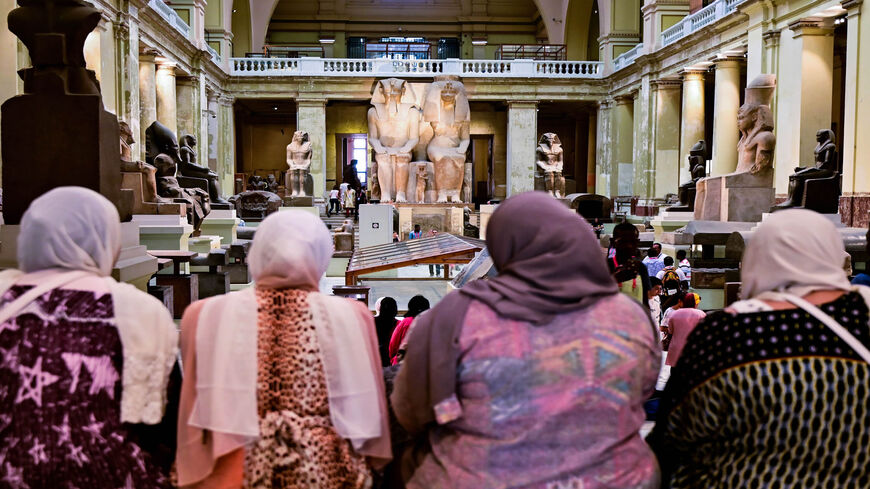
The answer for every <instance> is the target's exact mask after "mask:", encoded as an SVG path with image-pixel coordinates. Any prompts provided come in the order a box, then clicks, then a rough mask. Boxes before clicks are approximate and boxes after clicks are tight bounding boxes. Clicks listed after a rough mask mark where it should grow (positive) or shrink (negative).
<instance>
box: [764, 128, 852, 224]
mask: <svg viewBox="0 0 870 489" xmlns="http://www.w3.org/2000/svg"><path fill="white" fill-rule="evenodd" d="M816 142H817V143H818V144H816V148H815V150H814V151H813V159H814V160H815V165H813V166H811V167H806V168H805V167H797V168H795V169H794V171H795V172H794V173H793V174H792V175H791V176H789V177H788V200H786V201H785V202H783V203H782V204H779V205H777V206H775V207H774V208H773V210H780V209H788V208H791V207H804V208H809V209H812V210H815V211H818V212H831V211H833V212H834V213H836V210H835V209H836V208H837V207H838V202H839V197H840V180H839V178H833V177H839V173H838V172H837V170H838V168H837V165H838V158H837V146H836V140H835V136H834V131H832V130H830V129H820V130H819V131H818V132H816ZM812 181H817V182H820V183H821V182H826V184H822V185H820V186H819V187H818V188H816V189H815V190H816V192H814V194H813V195H810V194H809V192H807V187H808V183H810V182H812ZM822 194H823V195H822ZM808 201H809V202H808ZM815 202H819V203H821V204H822V205H820V206H819V205H813V204H814V203H815ZM825 204H826V205H825ZM817 207H824V208H823V209H822V208H817Z"/></svg>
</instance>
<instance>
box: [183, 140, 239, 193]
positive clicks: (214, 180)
mask: <svg viewBox="0 0 870 489" xmlns="http://www.w3.org/2000/svg"><path fill="white" fill-rule="evenodd" d="M194 147H196V136H194V135H192V134H186V135H184V136H183V137H182V138H181V150H180V152H179V156H180V158H181V160H180V161H179V163H178V174H179V175H181V176H183V177H187V178H201V179H205V180H206V181H207V182H208V196H209V199H210V200H211V202H212V204H217V205H218V206H219V207H225V208H227V209H229V208H231V207H232V205H231V204H230V202H229V201H227V200H226V199H224V198H223V197H221V187H220V184H219V183H218V174H217V173H215V172H213V171H211V170H209V169H208V168H205V167H202V166H199V164H197V161H196V159H197V158H196V150H194V149H193V148H194Z"/></svg>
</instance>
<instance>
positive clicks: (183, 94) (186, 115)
mask: <svg viewBox="0 0 870 489" xmlns="http://www.w3.org/2000/svg"><path fill="white" fill-rule="evenodd" d="M198 81H199V80H197V79H196V78H194V77H190V76H184V77H176V78H175V99H176V107H177V109H176V120H177V124H178V138H179V139H181V136H183V135H185V134H193V135H194V136H198V133H197V128H196V117H195V116H194V115H195V113H196V109H197V108H198V107H199V103H197V100H196V96H197V95H198V93H197V92H198V88H199V87H198V85H199V83H198ZM203 143H204V142H203V141H197V144H198V145H199V144H203ZM198 149H199V150H200V151H201V148H198Z"/></svg>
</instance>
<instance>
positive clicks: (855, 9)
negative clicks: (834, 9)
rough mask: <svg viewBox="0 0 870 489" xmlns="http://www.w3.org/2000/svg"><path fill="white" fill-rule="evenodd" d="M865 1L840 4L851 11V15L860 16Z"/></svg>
mask: <svg viewBox="0 0 870 489" xmlns="http://www.w3.org/2000/svg"><path fill="white" fill-rule="evenodd" d="M862 3H864V0H844V1H843V2H841V3H840V5H842V7H843V8H844V9H846V10H848V11H849V15H850V16H852V15H858V14H860V13H861V4H862Z"/></svg>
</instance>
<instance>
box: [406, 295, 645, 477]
mask: <svg viewBox="0 0 870 489" xmlns="http://www.w3.org/2000/svg"><path fill="white" fill-rule="evenodd" d="M460 349H461V352H462V353H461V358H462V360H461V362H460V364H459V367H458V369H457V374H458V385H457V397H458V399H459V401H460V403H461V404H462V409H463V412H464V415H463V416H462V417H461V418H460V419H458V420H457V421H455V422H453V423H450V424H448V425H445V426H443V427H440V428H438V429H436V430H435V432H434V433H433V434H432V436H433V438H434V439H438V440H440V442H439V443H437V444H436V445H434V446H433V451H434V453H433V455H434V457H433V459H432V460H431V462H430V463H426V464H424V465H423V466H422V467H421V469H419V470H418V473H415V477H414V481H415V485H418V486H419V487H447V486H452V487H469V488H471V487H501V486H503V485H504V484H510V485H511V487H536V485H537V484H540V483H543V482H547V481H560V482H563V483H565V484H575V485H574V486H570V485H569V486H566V487H584V488H592V487H655V486H656V485H657V484H656V483H654V482H655V481H657V478H658V475H657V469H656V462H655V457H654V456H653V454H652V452H651V451H650V450H649V448H648V447H647V445H646V443H644V441H643V440H642V439H641V438H640V435H639V434H638V432H639V430H640V428H641V425H642V424H643V421H644V412H643V409H642V404H641V403H642V400H643V399H646V398H647V397H648V396H649V394H651V392H652V386H653V385H654V384H655V379H656V376H657V373H658V364H659V363H660V354H657V351H656V350H657V344H656V340H655V337H654V336H653V330H652V326H651V325H650V321H649V317H648V316H647V315H646V314H644V311H643V310H642V309H641V307H640V306H639V305H637V304H636V303H635V302H633V301H632V300H631V299H629V298H628V297H626V296H624V295H622V294H615V295H613V296H611V297H608V298H606V299H602V300H601V301H599V302H598V303H596V304H595V305H593V306H591V307H589V308H586V309H583V310H580V311H576V312H572V313H568V314H563V315H559V316H556V318H555V319H553V321H552V322H551V323H549V324H547V325H546V326H534V325H530V324H528V323H524V322H520V321H513V320H505V319H503V318H500V317H499V316H498V315H497V314H496V313H495V311H493V310H492V309H490V308H489V307H487V306H486V305H485V304H483V303H481V302H476V301H475V302H472V304H471V306H470V307H469V309H468V312H467V314H466V318H465V323H464V324H463V327H462V334H461V336H460ZM418 474H419V476H418ZM446 480H451V484H447V483H446ZM605 480H606V481H608V482H607V483H602V481H605Z"/></svg>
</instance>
